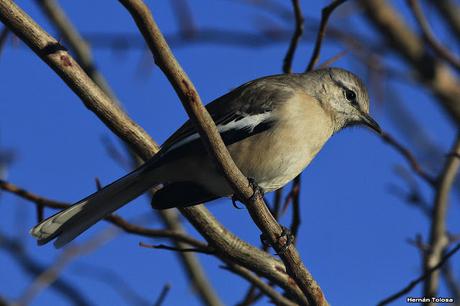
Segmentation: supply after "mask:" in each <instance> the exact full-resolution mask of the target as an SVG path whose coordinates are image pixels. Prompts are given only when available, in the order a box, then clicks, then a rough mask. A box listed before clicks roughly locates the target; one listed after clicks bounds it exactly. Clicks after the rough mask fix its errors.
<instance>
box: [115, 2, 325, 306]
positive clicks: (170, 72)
mask: <svg viewBox="0 0 460 306" xmlns="http://www.w3.org/2000/svg"><path fill="white" fill-rule="evenodd" d="M120 2H121V3H122V4H123V5H124V6H125V7H126V9H127V10H128V11H129V12H130V13H131V15H132V17H133V19H134V21H135V22H136V24H137V26H138V28H139V30H140V31H141V33H142V34H143V36H144V39H145V40H146V42H147V44H148V46H149V48H150V50H151V51H152V53H153V55H154V59H155V63H156V64H157V65H158V66H159V67H160V69H161V70H162V71H163V72H164V73H165V75H166V76H167V78H168V80H169V82H170V83H171V85H172V86H173V87H174V89H175V91H176V93H177V95H178V96H179V98H180V100H181V102H182V105H183V106H184V108H185V110H186V111H187V113H188V115H189V117H190V119H191V121H192V123H193V124H194V126H195V128H196V129H197V131H198V132H199V134H200V136H201V139H202V140H203V141H204V143H205V147H206V149H207V151H208V153H209V154H210V156H211V157H212V158H213V159H214V160H215V161H216V162H217V164H218V166H219V169H220V170H221V172H222V174H223V175H224V177H225V178H226V179H227V181H228V183H229V184H230V185H231V187H232V189H233V190H234V191H235V194H236V195H238V197H239V198H241V199H244V202H246V206H247V208H248V211H249V213H250V215H251V217H252V219H253V220H254V222H255V223H256V225H257V226H258V227H259V229H260V230H261V231H262V233H263V234H264V235H266V237H267V238H268V239H269V241H270V242H271V243H272V245H273V246H274V248H275V250H277V251H279V250H280V249H281V247H282V245H280V243H279V241H278V237H279V236H280V235H281V233H282V228H281V226H280V225H279V224H278V222H277V221H276V220H275V218H273V216H272V215H271V213H270V210H269V209H268V208H267V206H266V204H265V203H264V201H263V197H262V196H261V195H260V194H258V193H254V190H253V189H252V187H251V186H250V183H249V181H248V179H247V178H246V177H245V176H244V175H243V174H242V173H241V171H240V170H239V169H238V167H237V166H236V165H235V163H234V162H233V160H232V158H231V156H230V153H229V152H228V150H227V148H226V147H225V144H224V143H223V141H222V138H221V137H220V135H219V132H218V130H217V127H216V125H215V123H214V121H213V120H212V118H211V116H210V115H209V113H208V112H207V110H206V108H205V107H204V106H203V104H202V103H201V99H200V97H199V95H198V93H197V91H196V89H195V88H194V86H193V84H192V82H191V81H190V80H189V78H188V77H187V75H186V74H185V72H184V71H183V70H182V68H181V67H180V65H179V64H178V62H177V61H176V59H175V58H174V56H173V54H172V52H171V50H170V49H169V46H168V45H167V43H166V41H165V39H164V37H163V35H162V34H161V32H160V30H159V28H158V26H157V25H156V22H155V21H154V19H153V17H152V15H151V14H150V11H149V9H148V8H147V6H145V4H144V3H143V2H142V1H140V0H120ZM278 253H280V252H278ZM280 257H281V258H282V260H283V262H284V263H285V265H286V268H287V271H288V273H289V275H290V276H291V277H292V278H293V279H294V280H295V281H296V283H297V285H298V286H299V287H300V289H301V290H302V292H303V293H304V294H305V296H306V297H307V299H308V300H309V301H310V302H311V303H312V304H316V305H327V302H326V300H325V298H324V295H323V293H322V291H321V289H320V287H319V286H318V284H317V283H316V281H315V280H314V279H313V277H312V276H311V274H310V273H309V272H308V271H307V269H306V268H305V266H304V265H303V263H302V261H301V259H300V256H299V254H298V252H297V250H296V249H295V246H294V245H292V244H291V245H290V246H289V247H288V248H287V250H286V252H283V254H280Z"/></svg>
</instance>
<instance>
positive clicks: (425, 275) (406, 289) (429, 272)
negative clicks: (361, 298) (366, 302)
mask: <svg viewBox="0 0 460 306" xmlns="http://www.w3.org/2000/svg"><path fill="white" fill-rule="evenodd" d="M458 250H460V244H457V245H456V246H455V247H454V248H453V249H452V250H450V251H449V252H447V253H446V255H445V256H444V257H442V258H441V259H440V261H439V262H438V263H437V264H436V265H435V266H433V267H431V268H430V269H429V270H427V271H425V273H423V275H421V276H420V277H418V278H416V279H414V280H413V281H411V282H410V283H409V285H407V286H406V287H404V288H403V289H402V290H400V291H398V292H396V293H395V294H393V295H391V296H389V297H388V298H386V299H384V300H382V301H380V302H379V303H378V304H377V306H384V305H388V304H390V303H391V302H393V301H395V300H397V299H399V298H400V297H402V296H404V295H406V294H407V293H409V292H410V291H411V290H412V289H414V288H415V286H417V285H418V284H419V283H420V282H422V281H424V280H425V279H427V278H428V277H430V276H431V275H432V274H433V273H434V272H436V271H437V270H439V269H440V268H441V267H442V266H443V265H444V264H445V263H446V262H447V261H448V260H449V258H450V257H452V256H453V255H454V254H455V253H456V252H457V251H458ZM430 296H431V295H427V296H426V297H430Z"/></svg>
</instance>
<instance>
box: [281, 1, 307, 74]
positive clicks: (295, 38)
mask: <svg viewBox="0 0 460 306" xmlns="http://www.w3.org/2000/svg"><path fill="white" fill-rule="evenodd" d="M292 6H293V7H294V16H295V30H294V33H293V34H292V38H291V43H290V44H289V48H288V50H287V52H286V56H285V57H284V61H283V72H284V73H291V72H292V61H293V60H294V54H295V50H296V49H297V45H298V44H299V41H300V39H301V37H302V33H303V27H304V18H303V14H302V9H301V8H300V0H292Z"/></svg>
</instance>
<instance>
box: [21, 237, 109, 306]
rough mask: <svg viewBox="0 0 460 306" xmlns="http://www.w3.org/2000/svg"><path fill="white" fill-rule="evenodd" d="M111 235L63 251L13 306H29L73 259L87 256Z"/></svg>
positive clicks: (95, 238)
mask: <svg viewBox="0 0 460 306" xmlns="http://www.w3.org/2000/svg"><path fill="white" fill-rule="evenodd" d="M112 235H113V232H112V231H105V232H102V233H101V234H99V235H97V236H96V237H94V238H92V239H91V240H89V241H87V242H85V243H84V244H82V245H73V246H71V247H68V248H66V249H65V250H64V252H62V253H61V255H59V257H58V258H57V259H56V260H55V262H54V263H53V265H51V266H50V267H49V268H48V269H46V270H45V271H43V273H41V274H40V275H39V276H37V278H36V279H35V280H34V281H33V282H32V284H31V285H30V286H29V287H27V288H26V289H25V290H24V293H23V294H22V295H21V296H20V297H19V299H18V300H17V301H16V302H15V305H18V306H20V305H21V306H25V305H29V304H30V303H31V301H32V300H33V299H34V298H35V297H36V296H37V295H38V294H39V293H40V292H41V291H42V290H44V289H45V288H46V287H47V286H50V285H51V284H52V283H54V282H55V281H56V279H57V278H58V277H59V274H60V273H61V272H62V270H63V269H64V268H65V267H66V266H67V265H68V264H69V263H70V262H71V261H72V260H74V259H75V258H77V257H78V256H81V255H83V254H87V253H90V252H92V251H93V250H95V249H96V248H98V247H99V246H100V245H101V244H103V243H104V242H105V241H107V239H108V238H110V237H111V236H112Z"/></svg>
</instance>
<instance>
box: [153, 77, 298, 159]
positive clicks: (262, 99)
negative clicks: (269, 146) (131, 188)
mask: <svg viewBox="0 0 460 306" xmlns="http://www.w3.org/2000/svg"><path fill="white" fill-rule="evenodd" d="M281 77H282V76H272V77H267V78H263V79H258V80H255V81H251V82H248V83H246V84H244V85H242V86H240V87H238V88H236V89H234V90H233V91H231V92H229V93H228V94H226V95H224V96H222V97H220V98H218V99H216V100H214V101H213V102H211V103H209V104H208V105H206V109H207V110H208V112H209V114H210V115H211V117H212V119H213V120H214V122H215V123H216V125H217V128H218V130H219V132H220V135H221V137H222V139H223V141H224V143H225V144H226V145H230V144H232V143H235V142H237V141H240V140H242V139H244V138H247V137H250V136H252V135H255V134H257V133H260V132H262V131H265V130H267V129H269V128H270V127H271V126H273V124H275V123H276V120H277V118H276V116H275V115H274V114H273V109H274V108H276V106H277V104H279V103H283V102H284V101H286V100H288V99H289V97H290V96H291V95H292V91H291V88H289V87H287V86H286V84H285V82H280V81H278V80H277V78H281ZM196 143H201V142H200V139H199V135H198V133H197V131H196V129H195V128H194V126H193V124H192V123H191V122H190V120H188V121H187V122H186V123H185V124H183V125H182V126H181V127H180V128H179V129H178V130H177V131H176V132H175V133H174V134H173V135H171V136H170V137H169V138H168V139H167V140H166V142H165V143H164V144H163V145H162V147H161V150H160V152H159V154H158V155H159V156H158V157H164V155H169V153H172V152H173V151H178V149H179V148H182V149H185V148H186V147H188V146H189V145H192V144H196Z"/></svg>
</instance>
